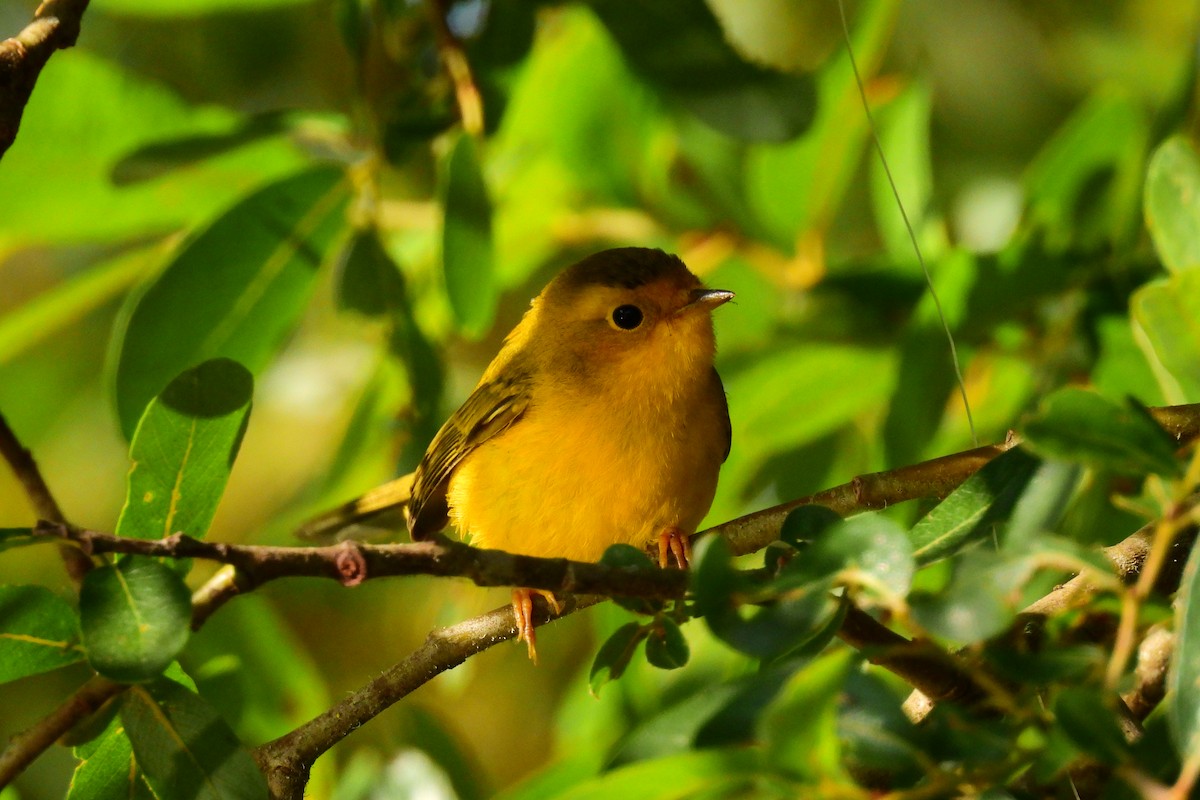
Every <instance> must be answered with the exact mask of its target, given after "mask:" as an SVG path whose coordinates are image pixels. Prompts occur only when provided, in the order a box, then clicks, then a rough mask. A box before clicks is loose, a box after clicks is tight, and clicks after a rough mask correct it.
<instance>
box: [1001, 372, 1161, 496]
mask: <svg viewBox="0 0 1200 800" xmlns="http://www.w3.org/2000/svg"><path fill="white" fill-rule="evenodd" d="M1024 433H1025V437H1026V440H1027V443H1028V446H1029V447H1030V449H1032V450H1033V451H1034V452H1036V453H1039V454H1041V455H1044V456H1046V457H1049V458H1058V459H1062V460H1064V461H1074V462H1079V463H1083V464H1087V465H1089V466H1093V467H1104V468H1107V469H1111V470H1114V471H1116V472H1120V473H1122V474H1127V475H1142V474H1144V473H1146V472H1156V473H1159V474H1161V475H1168V476H1174V475H1178V474H1179V473H1180V470H1181V468H1180V465H1179V461H1178V460H1177V459H1176V458H1175V447H1174V443H1173V442H1172V440H1171V437H1170V436H1168V435H1167V433H1166V432H1165V431H1164V430H1163V429H1162V428H1161V427H1159V425H1158V423H1156V422H1155V421H1154V419H1153V418H1152V417H1151V416H1150V415H1149V414H1148V413H1147V412H1146V411H1145V409H1143V408H1142V407H1140V406H1137V405H1136V404H1133V403H1131V404H1130V405H1128V406H1126V407H1125V408H1122V407H1121V406H1119V405H1117V404H1116V403H1113V402H1112V401H1110V400H1106V399H1105V398H1103V397H1101V396H1100V395H1098V394H1096V393H1094V392H1088V391H1084V390H1082V389H1072V388H1068V389H1062V390H1060V391H1057V392H1055V393H1054V394H1052V395H1050V397H1048V398H1046V400H1045V401H1044V402H1043V403H1042V404H1041V406H1040V407H1039V408H1038V410H1037V412H1036V413H1035V414H1034V415H1033V416H1032V417H1030V418H1029V419H1028V420H1026V422H1025V425H1024Z"/></svg>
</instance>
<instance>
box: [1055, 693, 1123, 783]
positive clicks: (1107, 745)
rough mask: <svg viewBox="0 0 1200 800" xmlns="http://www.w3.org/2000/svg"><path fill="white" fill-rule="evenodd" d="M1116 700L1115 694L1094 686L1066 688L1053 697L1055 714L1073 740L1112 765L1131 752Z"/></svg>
mask: <svg viewBox="0 0 1200 800" xmlns="http://www.w3.org/2000/svg"><path fill="white" fill-rule="evenodd" d="M1116 702H1117V696H1116V694H1111V695H1110V694H1105V693H1102V692H1101V691H1100V689H1098V688H1095V687H1091V686H1072V687H1067V688H1063V689H1061V690H1060V691H1059V693H1058V696H1057V697H1055V698H1054V717H1055V719H1056V720H1057V721H1058V724H1059V726H1060V727H1061V728H1062V729H1063V731H1065V732H1066V734H1067V736H1068V737H1070V739H1071V741H1073V742H1074V743H1075V744H1076V745H1078V746H1079V747H1080V748H1082V749H1083V750H1084V751H1085V752H1087V753H1089V754H1090V755H1092V756H1093V757H1095V758H1097V759H1099V760H1100V761H1101V762H1103V763H1105V764H1109V765H1112V766H1116V765H1118V764H1120V763H1122V762H1123V761H1125V759H1126V758H1127V757H1128V755H1129V745H1128V744H1127V743H1126V741H1125V736H1124V735H1123V734H1122V733H1121V726H1120V724H1118V722H1117V712H1116V709H1115V708H1114V707H1113V706H1114V704H1115V703H1116Z"/></svg>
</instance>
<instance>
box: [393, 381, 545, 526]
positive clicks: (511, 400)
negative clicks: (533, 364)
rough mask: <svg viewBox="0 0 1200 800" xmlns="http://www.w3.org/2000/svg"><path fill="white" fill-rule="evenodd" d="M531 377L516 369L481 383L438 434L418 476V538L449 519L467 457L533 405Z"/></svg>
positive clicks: (414, 506) (413, 512)
mask: <svg viewBox="0 0 1200 800" xmlns="http://www.w3.org/2000/svg"><path fill="white" fill-rule="evenodd" d="M529 387H530V377H529V375H528V373H522V372H517V373H515V374H512V375H506V376H498V377H496V378H493V379H492V380H489V381H486V382H484V383H481V384H480V385H479V386H477V387H476V388H475V391H474V392H472V393H471V396H470V397H468V398H467V400H466V402H465V403H463V404H462V406H461V407H459V409H458V411H455V412H454V414H453V416H451V417H450V419H448V420H446V424H445V425H443V426H442V429H441V430H440V431H438V433H437V436H435V437H433V443H432V444H431V445H429V449H428V450H426V451H425V456H424V457H423V458H422V459H421V463H420V465H418V467H417V471H416V473H415V474H414V478H413V489H412V499H411V500H410V501H409V505H408V531H409V533H410V534H411V535H412V538H413V539H414V540H421V539H425V538H427V537H428V536H429V535H430V534H434V533H437V532H438V531H440V530H441V529H442V528H444V527H446V524H447V523H448V522H449V521H450V517H449V507H448V505H447V503H446V489H447V488H448V486H449V484H450V478H451V477H452V476H453V475H454V471H455V470H456V469H458V465H459V464H461V463H462V461H463V459H464V458H466V457H467V456H468V455H470V453H471V451H473V450H474V449H475V448H477V447H479V445H481V444H483V443H484V442H486V441H487V440H488V439H491V438H492V437H493V436H496V435H498V434H500V433H501V432H503V431H505V430H507V429H508V428H509V427H511V426H512V425H513V423H515V422H516V421H517V420H519V419H520V418H521V415H522V414H523V413H525V409H526V407H528V405H529Z"/></svg>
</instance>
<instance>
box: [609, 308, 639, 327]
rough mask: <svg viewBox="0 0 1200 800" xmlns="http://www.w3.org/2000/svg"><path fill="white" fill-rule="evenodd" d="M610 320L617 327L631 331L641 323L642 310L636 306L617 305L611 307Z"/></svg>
mask: <svg viewBox="0 0 1200 800" xmlns="http://www.w3.org/2000/svg"><path fill="white" fill-rule="evenodd" d="M612 320H613V322H614V323H615V324H616V326H617V327H618V328H622V329H624V330H627V331H631V330H633V329H634V328H636V327H637V326H638V325H641V324H642V310H641V309H640V308H638V307H637V306H617V307H616V308H614V309H613V313H612Z"/></svg>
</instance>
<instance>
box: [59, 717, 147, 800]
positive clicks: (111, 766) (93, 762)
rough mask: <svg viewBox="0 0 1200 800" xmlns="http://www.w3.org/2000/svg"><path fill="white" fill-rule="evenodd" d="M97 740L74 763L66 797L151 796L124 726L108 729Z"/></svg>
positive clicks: (132, 799)
mask: <svg viewBox="0 0 1200 800" xmlns="http://www.w3.org/2000/svg"><path fill="white" fill-rule="evenodd" d="M96 744H97V746H96V747H95V748H94V749H92V750H91V752H90V753H89V754H88V755H87V756H86V757H84V758H83V760H81V761H80V762H79V764H78V766H76V767H75V774H74V775H73V776H72V777H71V788H70V790H68V792H67V800H154V795H153V794H152V793H151V791H150V787H148V786H147V785H146V781H145V777H144V776H143V775H142V772H141V770H140V769H139V768H138V765H137V760H136V759H134V757H133V746H132V745H131V744H130V743H129V737H128V736H126V735H125V731H124V729H123V728H119V727H114V728H112V729H110V730H109V731H108V732H107V733H106V734H105V735H104V736H103V737H102V738H101V739H100V741H98V742H97V743H96ZM76 754H77V755H80V754H79V753H78V752H77V753H76Z"/></svg>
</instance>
